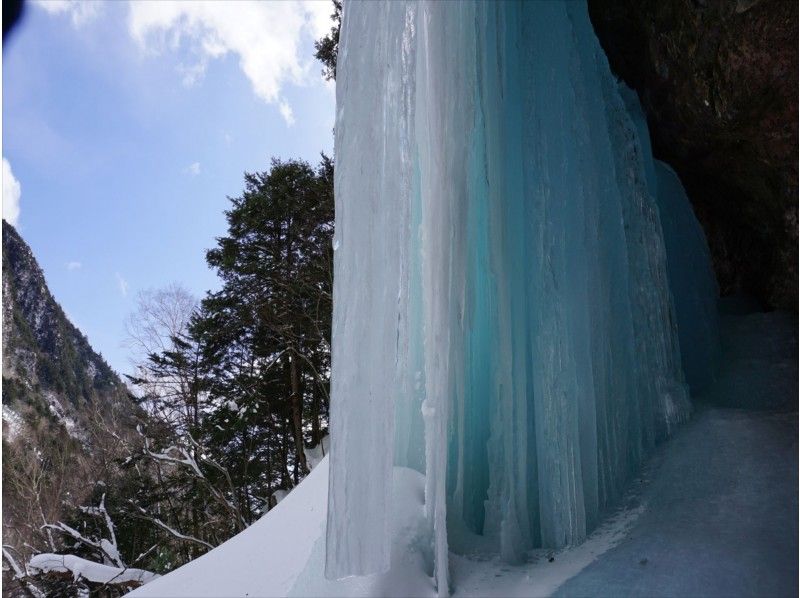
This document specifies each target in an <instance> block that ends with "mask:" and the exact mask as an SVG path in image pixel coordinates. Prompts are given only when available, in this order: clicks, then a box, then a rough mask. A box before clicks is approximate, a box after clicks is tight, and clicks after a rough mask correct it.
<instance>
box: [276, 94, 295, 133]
mask: <svg viewBox="0 0 800 598" xmlns="http://www.w3.org/2000/svg"><path fill="white" fill-rule="evenodd" d="M278 110H280V112H281V116H282V117H283V120H285V121H286V124H287V126H290V127H291V126H292V125H293V124H294V112H293V111H292V107H291V106H290V105H289V102H287V101H285V100H281V101H280V103H279V104H278Z"/></svg>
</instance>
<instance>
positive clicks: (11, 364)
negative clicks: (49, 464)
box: [3, 220, 132, 436]
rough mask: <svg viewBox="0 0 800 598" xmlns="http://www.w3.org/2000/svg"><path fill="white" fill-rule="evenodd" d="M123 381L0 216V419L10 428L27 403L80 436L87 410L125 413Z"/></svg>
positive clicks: (8, 430)
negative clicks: (0, 233) (0, 263)
mask: <svg viewBox="0 0 800 598" xmlns="http://www.w3.org/2000/svg"><path fill="white" fill-rule="evenodd" d="M131 406H132V403H131V402H130V400H129V399H128V394H127V392H126V389H125V386H124V384H123V383H122V381H121V380H120V378H119V376H117V374H116V373H115V372H114V371H113V370H112V369H111V368H110V367H109V366H108V364H107V363H106V362H105V361H104V360H103V358H102V357H101V356H100V355H99V354H98V353H96V352H95V351H94V350H93V349H92V347H91V345H90V344H89V341H88V340H87V339H86V337H85V336H84V335H83V334H82V333H81V331H80V330H78V329H77V328H76V327H75V326H74V325H73V324H72V323H71V322H70V321H69V319H68V318H67V316H66V314H65V313H64V310H63V309H62V308H61V306H60V305H59V304H58V302H57V301H56V300H55V298H54V297H53V295H52V294H51V293H50V290H49V289H48V288H47V283H46V281H45V278H44V273H43V272H42V269H41V268H40V267H39V264H38V263H37V262H36V258H35V257H34V256H33V252H32V251H31V249H30V247H28V245H27V243H25V241H24V240H23V239H22V237H20V235H19V233H18V232H17V231H16V230H15V229H14V227H13V226H11V225H10V224H8V223H7V222H6V221H5V220H4V221H3V419H4V421H5V422H6V428H5V431H4V436H5V435H6V434H15V433H16V432H17V431H18V426H19V425H20V424H21V423H22V420H21V413H22V412H23V411H26V410H28V409H31V408H32V409H34V410H35V411H36V412H38V413H41V414H44V413H49V414H51V415H52V416H53V417H55V418H56V420H57V421H59V422H60V423H61V424H62V425H63V426H65V428H66V429H67V430H68V431H70V432H71V434H72V435H73V436H85V432H86V425H85V424H86V419H87V416H88V414H89V413H90V412H92V411H100V412H101V413H103V414H108V413H109V412H110V411H111V410H113V409H114V408H121V409H122V410H124V411H130V408H131Z"/></svg>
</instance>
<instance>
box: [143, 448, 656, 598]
mask: <svg viewBox="0 0 800 598" xmlns="http://www.w3.org/2000/svg"><path fill="white" fill-rule="evenodd" d="M327 483H328V459H327V457H326V458H325V459H323V461H322V462H321V463H320V464H319V467H317V468H315V469H314V470H313V471H312V473H311V474H310V475H309V476H308V477H307V478H306V479H305V480H303V481H302V482H301V483H300V484H299V485H298V486H297V487H296V488H295V489H294V490H293V491H292V492H291V494H289V495H288V497H287V498H286V499H284V500H283V501H282V502H280V503H279V505H278V506H277V507H275V508H274V509H272V510H271V511H270V512H269V513H267V515H265V516H264V517H263V518H262V519H261V520H259V521H258V522H257V523H255V524H254V525H252V526H251V527H249V528H248V529H246V530H245V531H243V532H241V533H240V534H239V535H237V536H235V537H234V538H232V539H231V540H229V541H228V542H226V543H224V544H223V545H222V546H219V547H217V548H216V549H214V550H212V551H210V552H209V553H207V554H206V555H204V556H202V557H200V558H198V559H197V560H195V561H192V562H191V563H188V564H187V565H184V566H183V567H181V568H179V569H177V570H176V571H174V572H172V573H170V574H169V575H166V576H164V577H161V578H160V579H158V580H156V581H154V582H152V583H150V584H149V585H147V586H143V587H141V588H138V589H137V590H135V591H134V592H132V593H131V594H129V595H130V596H132V597H144V596H153V597H164V598H166V597H168V596H193V597H195V596H196V597H198V598H200V597H203V596H242V597H245V596H297V597H302V596H397V597H405V596H420V597H423V596H429V597H433V596H435V595H436V588H435V585H434V582H433V579H432V577H431V572H430V571H429V570H428V567H427V564H426V563H427V562H428V561H429V555H428V554H427V553H428V552H429V550H430V548H429V547H428V546H427V543H426V542H425V537H426V533H427V532H426V527H427V524H426V519H425V508H424V492H425V480H424V477H423V476H422V474H420V473H419V472H416V471H414V470H412V469H409V468H405V467H395V468H394V469H393V492H392V499H393V500H392V502H393V504H394V505H395V509H394V510H393V511H392V513H391V517H390V520H391V522H390V537H391V541H390V567H389V570H388V571H387V572H385V573H382V574H377V575H368V576H363V577H358V576H351V577H348V578H345V579H341V580H335V581H331V580H328V579H326V578H325V576H324V563H325V526H326V515H327V492H326V489H327ZM642 508H643V507H641V506H638V507H636V508H633V509H630V510H624V511H622V512H620V513H619V514H618V515H617V516H616V517H614V518H612V519H611V520H610V521H609V522H608V523H607V524H605V525H604V526H602V527H601V528H600V529H598V530H597V532H596V533H595V534H593V535H592V536H590V538H589V539H588V540H587V541H586V542H585V543H584V544H583V545H581V546H580V547H578V548H576V549H568V550H565V551H561V552H558V553H556V561H555V562H556V563H557V564H556V565H553V564H552V563H549V562H547V561H546V559H541V562H538V563H534V564H532V565H528V566H525V567H518V568H516V572H517V575H516V576H513V575H512V576H509V577H508V578H507V579H506V580H504V581H505V583H503V584H499V585H498V580H497V578H496V577H495V575H496V574H497V572H499V571H507V570H508V569H507V567H506V566H505V564H503V563H501V562H498V561H497V560H485V559H484V560H481V559H482V557H480V556H479V557H477V558H476V559H469V558H466V557H463V556H457V555H451V560H452V562H453V563H454V571H455V573H456V577H457V584H458V585H457V586H456V587H457V591H456V594H455V595H457V596H458V595H471V594H470V593H469V592H470V589H475V590H476V594H474V595H489V594H487V592H491V591H494V589H496V590H497V592H495V593H494V594H493V595H497V596H501V595H509V596H511V595H545V594H547V593H549V592H550V591H552V590H553V589H555V588H556V587H557V586H558V585H559V584H560V583H562V582H563V581H565V580H566V579H568V578H569V577H570V576H571V575H574V574H575V573H576V572H578V571H580V570H581V569H583V568H584V567H586V566H587V565H588V564H589V563H591V562H592V560H594V559H595V558H597V556H598V555H600V554H602V553H603V552H604V551H606V550H608V549H609V548H611V547H612V546H613V545H614V544H615V543H616V542H617V541H619V539H620V538H621V537H622V536H623V535H624V532H625V530H626V529H627V528H628V527H629V526H630V525H631V523H632V522H633V521H635V519H636V518H637V517H638V516H639V514H640V513H641V511H642ZM540 556H541V555H540ZM512 590H513V592H512ZM465 592H466V593H465ZM506 592H512V593H508V594H506ZM531 592H532V593H531Z"/></svg>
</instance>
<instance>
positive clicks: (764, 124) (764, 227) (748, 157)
mask: <svg viewBox="0 0 800 598" xmlns="http://www.w3.org/2000/svg"><path fill="white" fill-rule="evenodd" d="M589 12H590V16H591V18H592V22H593V24H594V27H595V31H596V32H597V35H598V37H599V39H600V43H601V44H602V46H603V48H604V49H605V51H606V54H607V55H608V59H609V62H610V64H611V68H612V70H613V71H614V72H615V73H616V74H617V75H618V76H620V77H621V78H622V79H623V80H624V81H625V82H626V83H627V84H628V85H630V86H631V87H633V88H634V89H635V90H637V92H638V93H639V97H640V98H641V100H642V104H643V106H644V109H645V111H646V113H647V117H648V122H649V125H650V130H651V137H652V140H653V149H654V153H655V155H656V157H658V158H659V159H661V160H664V161H665V162H667V163H669V164H670V165H672V166H673V168H675V170H676V171H677V173H678V174H679V176H680V177H681V180H682V181H683V183H684V186H685V187H686V189H687V192H688V195H689V197H690V199H691V200H692V203H693V205H694V208H695V212H696V214H697V216H698V218H699V220H700V222H701V223H702V225H703V228H704V229H705V231H706V236H707V237H708V241H709V246H710V248H711V252H712V255H713V259H714V267H715V270H716V274H717V278H718V281H719V283H720V290H721V292H722V294H723V295H729V294H734V293H745V294H751V295H754V296H756V297H758V298H759V300H760V301H761V302H762V303H763V304H764V306H765V307H771V308H774V307H779V308H786V309H791V310H796V309H797V285H798V278H797V257H798V256H797V242H798V237H797V198H798V185H797V155H798V142H797V123H798V111H797V84H798V73H797V36H798V26H797V21H798V6H797V2H791V1H788V0H736V1H733V0H668V1H667V0H665V1H642V0H589Z"/></svg>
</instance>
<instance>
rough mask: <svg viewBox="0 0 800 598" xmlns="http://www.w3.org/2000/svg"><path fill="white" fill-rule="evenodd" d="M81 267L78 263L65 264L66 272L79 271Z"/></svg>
mask: <svg viewBox="0 0 800 598" xmlns="http://www.w3.org/2000/svg"><path fill="white" fill-rule="evenodd" d="M82 267H83V264H81V263H80V262H67V270H80V269H81V268H82Z"/></svg>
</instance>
